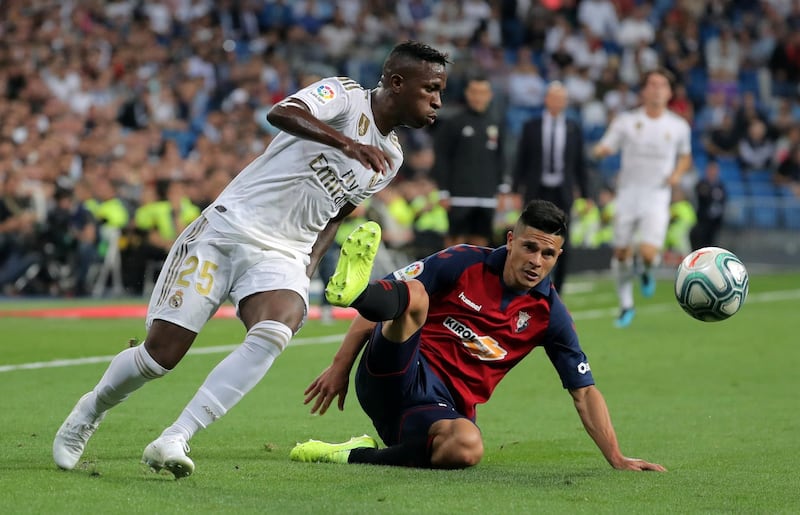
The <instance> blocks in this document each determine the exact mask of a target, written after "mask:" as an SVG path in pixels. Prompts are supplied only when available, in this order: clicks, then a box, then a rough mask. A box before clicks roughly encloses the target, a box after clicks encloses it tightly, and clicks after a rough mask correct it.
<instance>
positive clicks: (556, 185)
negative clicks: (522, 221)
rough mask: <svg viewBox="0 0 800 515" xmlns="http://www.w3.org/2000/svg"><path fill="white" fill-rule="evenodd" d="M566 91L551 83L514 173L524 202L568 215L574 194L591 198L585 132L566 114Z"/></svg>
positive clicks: (556, 274) (559, 279) (563, 262)
mask: <svg viewBox="0 0 800 515" xmlns="http://www.w3.org/2000/svg"><path fill="white" fill-rule="evenodd" d="M567 102H568V96H567V90H566V88H565V87H564V85H563V84H561V83H560V82H552V83H550V85H549V86H548V88H547V94H546V95H545V99H544V106H545V109H544V112H543V113H542V115H541V116H539V117H536V118H533V119H531V120H529V121H528V122H526V123H525V125H524V126H523V128H522V134H521V135H520V138H519V148H518V150H517V161H516V166H515V170H514V191H515V192H516V193H518V194H520V195H521V196H522V198H523V200H524V202H523V205H524V204H527V202H528V201H530V200H532V199H537V198H538V199H543V200H549V201H550V202H552V203H553V204H555V205H556V206H558V207H560V208H561V209H562V210H564V212H565V213H569V212H570V210H571V209H572V201H573V200H574V199H575V194H576V193H577V194H579V195H580V196H581V197H583V198H589V181H588V175H587V173H586V167H585V166H584V158H583V132H582V129H581V127H580V125H579V124H578V123H577V122H575V121H574V120H568V119H567V117H566V116H565V114H564V110H565V109H566V107H567ZM568 246H569V236H567V237H566V238H564V250H565V251H566V252H564V253H563V254H561V257H560V258H559V260H558V266H557V267H556V269H555V270H554V271H553V275H552V279H553V284H554V285H555V287H556V289H557V290H559V291H561V286H562V284H563V283H564V277H565V275H566V268H567V261H568V258H569V252H568V250H569V249H568Z"/></svg>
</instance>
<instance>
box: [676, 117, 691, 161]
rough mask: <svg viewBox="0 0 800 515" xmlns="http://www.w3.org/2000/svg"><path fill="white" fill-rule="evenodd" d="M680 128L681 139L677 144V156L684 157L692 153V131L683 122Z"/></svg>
mask: <svg viewBox="0 0 800 515" xmlns="http://www.w3.org/2000/svg"><path fill="white" fill-rule="evenodd" d="M681 126H682V127H683V131H681V132H682V134H681V139H680V141H679V142H678V156H685V155H686V154H691V153H692V129H691V128H690V127H689V124H688V123H685V122H684V123H683V124H682V125H681Z"/></svg>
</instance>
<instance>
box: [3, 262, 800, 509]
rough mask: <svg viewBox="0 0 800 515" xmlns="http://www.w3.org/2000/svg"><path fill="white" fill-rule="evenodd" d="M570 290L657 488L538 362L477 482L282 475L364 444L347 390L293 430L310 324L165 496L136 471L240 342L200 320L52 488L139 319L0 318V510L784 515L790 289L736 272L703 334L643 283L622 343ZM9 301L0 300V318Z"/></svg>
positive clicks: (790, 386)
mask: <svg viewBox="0 0 800 515" xmlns="http://www.w3.org/2000/svg"><path fill="white" fill-rule="evenodd" d="M586 284H588V286H590V287H588V288H586V289H585V290H581V291H577V290H574V291H573V292H570V291H569V290H568V291H567V293H566V294H565V295H564V299H565V301H566V303H567V305H568V306H570V309H571V311H572V313H573V315H574V317H575V322H576V326H577V328H578V331H579V333H580V335H581V341H582V344H583V347H584V350H585V351H586V353H587V355H588V356H589V359H590V363H591V367H592V371H593V373H594V375H595V379H596V381H597V385H598V387H599V388H600V390H601V391H602V392H603V394H604V395H605V397H606V400H607V401H608V404H609V407H610V410H611V415H612V418H613V421H614V425H615V427H616V429H617V433H618V436H619V439H620V442H621V445H622V449H623V451H624V452H625V453H626V454H627V455H628V456H636V457H642V458H645V459H648V460H651V461H655V462H658V463H662V464H663V465H664V466H666V467H667V469H669V472H667V473H665V474H656V473H633V472H618V471H614V470H613V469H612V468H611V467H610V466H608V464H607V463H606V462H605V460H604V459H603V457H602V455H601V454H600V452H599V451H598V450H597V449H596V447H595V446H594V444H593V443H592V442H591V440H590V439H589V437H588V435H586V433H585V432H584V430H583V428H582V427H581V424H580V420H579V419H578V416H577V414H576V413H575V410H574V408H573V407H572V402H571V400H570V398H569V395H568V394H567V393H566V392H565V391H564V390H562V388H561V387H560V383H559V381H558V379H557V376H556V375H555V372H554V371H553V369H552V367H551V366H550V364H549V362H548V361H547V359H546V357H545V355H544V352H542V351H541V350H536V351H534V353H533V354H532V355H531V356H530V357H529V358H528V359H527V360H525V361H524V362H523V363H522V364H521V365H520V366H519V367H517V369H515V370H514V371H512V373H511V374H510V375H509V376H508V377H507V378H506V379H505V380H504V381H503V382H502V383H501V384H500V386H499V387H498V389H497V391H496V393H495V395H494V397H493V398H492V399H491V401H490V402H489V403H488V404H487V405H485V406H482V407H480V408H479V410H478V423H479V425H480V427H481V429H482V430H483V433H484V439H485V444H486V453H485V456H484V459H483V461H482V462H481V463H480V464H479V465H478V466H477V467H474V468H472V469H469V470H463V471H432V470H410V469H400V468H390V467H373V466H346V465H330V464H305V463H294V462H291V461H289V458H288V455H289V450H290V449H291V447H292V446H293V445H294V443H295V442H296V441H302V440H306V439H308V438H319V439H324V440H332V441H342V440H345V439H347V438H349V437H350V436H352V435H356V434H362V433H370V434H373V435H374V430H373V429H372V426H371V424H370V423H369V421H368V419H367V418H366V417H365V416H364V415H363V414H362V413H361V411H360V409H359V407H358V403H357V400H356V398H355V394H354V392H352V391H351V396H350V397H349V398H348V402H347V406H346V408H345V411H344V412H339V411H331V412H329V413H328V414H327V415H325V416H323V417H319V416H311V415H309V414H308V408H307V407H306V406H304V405H303V404H302V400H303V390H304V389H305V387H306V386H307V385H308V383H309V382H310V381H311V380H312V379H313V378H314V377H316V375H317V373H318V372H320V371H321V370H322V369H323V368H324V367H325V366H327V364H328V363H329V361H330V358H331V357H332V355H333V353H334V352H335V350H336V348H337V345H338V337H337V335H340V334H342V333H343V332H344V331H345V329H346V326H347V323H346V322H339V323H337V324H335V325H331V326H322V325H320V324H319V323H317V322H314V321H311V322H309V323H308V324H307V325H306V327H304V328H303V330H302V331H301V333H300V334H299V335H298V337H297V338H296V340H295V342H294V343H293V344H292V345H291V346H290V347H289V348H288V349H287V350H286V351H285V352H284V354H283V355H282V356H281V357H280V358H279V359H278V360H277V362H276V363H275V365H274V366H273V368H272V370H271V371H270V372H269V373H268V374H267V376H266V377H265V379H264V380H263V381H262V382H261V383H260V384H259V385H258V386H257V387H256V388H255V389H254V390H253V391H252V392H251V393H250V394H249V395H248V396H247V397H245V399H244V400H243V401H242V402H241V403H240V404H239V405H238V406H237V407H236V408H234V409H233V410H232V411H231V412H230V413H229V414H228V415H226V416H225V417H224V418H223V419H221V420H220V421H219V422H217V423H216V424H215V425H214V426H212V427H210V428H209V429H207V430H206V431H203V432H201V433H199V434H198V435H197V436H196V437H195V438H194V439H193V440H192V442H191V445H192V453H191V456H192V458H193V459H194V460H195V463H196V465H197V469H196V471H195V474H194V475H193V476H191V477H189V478H187V479H183V480H180V481H177V482H176V481H174V480H172V478H171V476H170V475H158V474H154V473H152V472H150V471H149V470H147V469H146V468H145V467H144V465H142V464H140V463H139V459H140V457H141V453H142V450H143V449H144V447H145V445H147V443H149V442H150V441H151V440H152V439H153V438H155V437H156V436H157V435H158V434H159V433H160V431H161V430H162V428H163V427H165V426H166V425H168V424H170V423H171V422H172V421H173V420H174V419H175V418H176V417H177V415H178V414H179V412H180V410H181V409H182V408H183V406H184V405H185V403H186V402H187V401H188V400H189V398H190V397H191V396H192V395H193V393H194V391H195V389H196V388H197V387H198V386H199V385H200V383H201V382H202V381H203V379H204V378H205V376H206V374H207V373H208V372H209V371H210V370H211V368H212V367H213V366H214V365H215V364H216V363H217V362H218V361H219V360H221V359H222V358H223V356H224V355H225V353H226V352H228V351H229V349H230V348H231V347H230V346H232V345H234V344H236V343H237V342H239V341H240V339H241V338H242V336H243V332H244V331H243V329H242V327H241V326H240V324H239V323H238V322H236V321H233V320H217V319H215V320H213V321H211V322H210V323H209V325H208V326H207V327H206V329H205V330H204V331H203V332H202V333H201V335H200V337H199V338H198V341H197V342H196V344H195V347H194V349H193V352H192V353H191V354H189V355H188V356H187V357H186V358H185V359H184V361H183V362H182V363H181V364H180V365H179V366H178V367H177V368H176V370H175V371H173V372H172V373H170V374H168V375H167V376H166V377H165V378H163V379H161V380H159V381H155V382H153V383H151V384H148V385H146V386H145V387H144V388H142V389H141V390H140V391H138V392H136V393H135V394H134V395H133V396H132V397H131V398H130V399H129V400H128V401H126V402H125V403H123V404H121V405H120V406H118V407H117V408H115V409H114V410H112V411H111V412H110V413H109V415H108V416H107V417H106V420H105V421H104V422H103V424H102V425H101V427H100V429H99V430H98V432H97V433H96V434H95V436H94V438H93V439H92V440H91V441H90V443H89V445H88V447H87V450H86V453H85V454H84V457H83V460H82V462H81V464H80V465H79V466H78V468H77V469H76V470H74V471H70V472H64V471H60V470H58V469H57V468H56V466H55V465H54V464H53V461H52V457H51V445H52V439H53V435H54V433H55V431H56V429H57V428H58V426H59V425H60V424H61V422H62V420H63V419H64V417H65V416H66V415H67V413H68V412H69V411H70V409H71V408H72V406H73V404H74V403H75V401H77V399H78V397H79V396H80V395H81V394H83V393H84V392H85V391H87V390H88V389H89V388H91V387H92V386H93V385H94V384H95V383H96V381H97V380H98V379H99V377H100V375H101V374H102V373H103V371H104V370H105V368H106V366H107V358H105V357H110V356H113V355H114V354H116V353H117V352H118V351H119V350H121V349H122V348H123V347H124V346H125V345H126V344H127V340H128V338H130V337H139V338H141V337H142V336H143V333H144V329H143V321H142V320H62V319H31V318H11V317H3V316H2V313H0V334H1V335H2V336H1V337H0V338H1V339H0V342H2V343H0V391H2V422H3V424H2V431H0V453H1V454H0V455H2V460H0V485H2V486H1V487H0V490H1V491H2V495H0V512H2V513H7V514H17V513H37V514H39V513H81V514H86V513H103V514H109V513H112V514H113V513H194V514H197V513H308V514H319V513H326V514H327V513H381V514H390V513H397V514H406V513H436V514H448V513H503V514H516V513H520V514H523V513H525V514H528V513H570V514H574V513H587V514H598V513H608V514H621V513H633V512H640V513H665V514H666V513H670V514H674V513H742V514H752V513H760V514H774V513H800V475H798V472H797V466H798V460H799V459H800V443H798V442H799V440H798V434H800V415H798V413H800V409H799V407H800V403H798V400H797V389H798V386H800V381H798V368H799V367H800V346H799V345H798V336H797V333H798V329H800V323H799V322H798V311H799V310H798V305H799V304H800V275H796V274H781V275H754V276H752V277H751V285H750V297H749V299H748V302H747V303H746V304H745V306H744V308H743V309H742V311H741V312H740V313H738V314H737V315H736V316H734V317H733V318H731V319H730V320H727V321H725V322H721V323H715V324H705V323H702V322H698V321H696V320H693V319H691V318H690V317H689V316H687V315H685V314H684V313H683V312H682V311H681V310H680V308H679V307H678V306H677V304H676V303H675V301H674V298H673V297H672V293H671V284H670V282H669V281H660V282H659V291H658V293H657V295H656V297H655V298H654V299H649V300H647V301H644V300H642V299H641V298H639V297H637V318H636V320H635V321H634V324H633V325H632V326H631V327H630V328H628V329H626V330H618V329H614V328H613V327H612V320H613V316H614V312H615V308H614V305H615V297H614V294H613V289H612V285H611V284H610V282H608V281H598V282H596V283H586ZM582 285H583V284H582ZM637 295H638V293H637ZM26 305H27V306H30V305H37V306H38V305H39V304H38V303H34V304H30V303H29V304H26ZM26 305H23V304H22V303H12V302H4V303H0V311H2V310H11V309H19V308H20V307H21V306H22V307H25V306H26ZM220 346H223V347H222V348H219V347H220ZM91 357H98V359H97V360H96V361H95V362H93V363H86V364H75V363H74V362H73V361H70V360H75V359H78V358H91ZM57 360H64V361H57ZM31 364H38V365H31Z"/></svg>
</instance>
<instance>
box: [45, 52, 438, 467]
mask: <svg viewBox="0 0 800 515" xmlns="http://www.w3.org/2000/svg"><path fill="white" fill-rule="evenodd" d="M446 63H447V55H446V54H442V53H440V52H439V51H437V50H435V49H433V48H431V47H429V46H427V45H425V44H422V43H418V42H412V41H409V42H406V43H401V44H399V45H397V46H396V47H395V48H394V49H393V50H392V51H391V52H390V54H389V56H388V57H387V58H386V61H385V62H384V65H383V70H382V74H381V80H380V83H379V84H378V86H377V87H376V88H375V89H372V90H366V89H364V88H363V87H361V86H360V85H359V84H358V83H356V82H355V81H353V80H352V79H349V78H346V77H331V78H326V79H322V80H320V81H318V82H316V83H314V84H311V85H310V86H308V87H306V88H304V89H303V90H301V91H299V92H297V93H295V94H294V95H291V96H290V97H288V98H287V99H285V100H284V101H282V102H280V103H279V104H277V105H276V106H275V107H274V108H273V109H272V110H271V111H270V112H269V114H268V115H267V118H268V120H269V121H270V123H271V124H272V125H274V126H275V127H278V128H279V129H281V132H280V133H279V134H278V135H277V136H276V137H275V139H274V140H273V141H272V143H271V144H270V145H269V147H268V148H267V149H266V151H265V152H264V154H262V155H261V156H259V157H258V158H256V159H255V160H254V161H253V162H251V163H250V164H249V165H248V166H247V167H246V168H245V169H244V170H242V171H241V172H240V173H239V174H238V175H237V176H236V178H235V179H233V181H231V183H230V184H229V185H228V187H227V188H226V189H225V190H224V191H223V192H222V193H221V194H220V195H219V197H218V198H217V199H216V200H215V201H214V202H213V203H212V204H211V205H210V206H209V207H208V208H207V209H206V210H205V211H204V212H203V215H202V216H201V217H200V218H198V219H197V220H196V221H195V222H194V223H192V224H191V225H190V226H189V227H187V228H186V230H185V231H184V232H183V233H182V234H181V235H180V237H179V238H178V239H177V240H176V242H175V244H174V245H173V247H172V249H171V251H170V253H169V256H168V257H167V260H166V262H165V264H164V267H163V269H162V270H161V273H160V275H159V278H158V280H157V282H156V285H155V289H154V290H153V294H152V297H151V299H150V305H149V307H148V312H147V321H146V326H147V336H146V338H145V341H144V343H143V344H142V345H138V346H135V347H131V348H129V349H126V350H124V351H122V352H121V353H119V354H118V355H117V356H116V357H114V359H113V360H112V361H111V364H110V365H109V367H108V369H107V370H106V372H105V374H104V375H103V377H102V378H101V379H100V382H99V383H97V385H96V386H95V387H94V388H93V389H92V390H91V391H90V392H88V393H87V394H85V395H83V396H82V397H81V398H80V400H79V401H78V403H77V404H76V406H75V408H74V409H73V410H72V412H71V413H70V415H69V416H68V417H67V419H66V420H65V421H64V423H63V424H62V425H61V427H60V429H59V430H58V432H57V434H56V437H55V440H54V442H53V458H54V460H55V462H56V464H57V465H58V466H59V467H61V468H63V469H73V468H74V467H75V465H76V464H77V463H78V461H79V460H80V457H81V455H82V454H83V450H84V448H85V446H86V443H87V441H88V440H89V438H90V437H91V436H92V434H93V433H94V431H95V430H96V429H97V427H98V425H99V424H100V422H101V421H102V419H103V418H104V417H105V414H106V412H107V411H108V410H109V409H110V408H112V407H113V406H116V405H117V404H119V403H120V402H122V401H123V400H125V399H126V398H127V397H128V395H130V394H131V393H132V392H134V391H135V390H137V389H138V388H140V387H141V386H142V385H144V384H145V383H147V382H148V381H150V380H152V379H156V378H159V377H162V376H163V375H165V374H166V373H167V372H168V371H170V370H172V369H173V368H174V367H175V366H176V365H177V364H178V362H179V361H180V360H181V358H183V356H184V355H185V354H186V352H187V351H188V350H189V348H190V347H191V345H192V343H193V342H194V339H195V337H196V336H197V333H198V332H199V331H200V329H201V328H202V327H203V325H204V324H205V323H206V322H207V321H208V320H209V319H210V318H211V317H212V316H213V315H214V313H215V312H216V311H217V309H218V308H219V307H220V305H222V303H223V302H225V301H226V300H227V299H228V298H230V299H231V301H232V302H233V303H234V305H236V308H237V314H238V316H239V318H240V319H241V320H242V322H243V323H244V325H245V327H246V329H247V335H246V337H245V340H244V342H243V343H242V344H241V345H240V346H239V347H238V348H237V349H236V350H234V351H233V352H232V353H231V354H229V355H228V356H227V357H226V358H225V359H224V360H223V361H221V362H220V363H219V364H218V365H217V366H216V367H215V368H214V370H212V371H211V373H210V374H209V376H208V377H207V378H206V380H205V382H204V383H203V385H202V386H201V387H200V389H199V390H198V391H197V393H196V394H195V396H194V398H192V400H191V401H190V402H189V404H188V405H187V406H186V407H185V409H184V410H183V412H182V413H181V414H180V416H179V417H178V419H177V420H176V421H175V423H174V424H173V425H171V426H170V427H168V428H166V429H165V430H164V431H163V432H162V434H161V436H159V437H158V438H157V439H156V440H154V441H153V442H151V443H150V444H149V445H148V446H147V447H146V448H145V451H144V454H143V456H142V461H144V462H145V463H147V464H148V465H149V466H150V467H151V468H153V469H154V470H156V471H158V470H161V469H167V470H169V471H170V472H172V473H173V474H174V475H175V477H176V478H180V477H185V476H188V475H190V474H191V473H192V472H193V471H194V463H193V462H192V460H191V459H190V458H189V457H188V456H187V455H186V453H187V452H189V447H188V444H187V442H188V441H189V440H190V439H191V438H192V436H193V435H194V434H195V433H196V432H197V431H199V430H200V429H203V428H205V427H208V425H209V424H211V423H212V422H214V421H215V420H217V419H218V418H219V417H221V416H223V415H224V414H225V413H227V412H228V411H229V410H230V409H231V408H232V407H233V406H234V405H236V403H237V402H238V401H239V400H240V399H241V398H242V397H243V396H244V395H245V394H246V393H247V392H248V391H250V390H251V389H252V388H253V387H254V386H255V385H256V384H257V383H258V382H259V381H260V380H261V378H262V377H263V376H264V374H266V372H267V370H269V368H270V366H271V365H272V363H273V361H274V360H275V358H277V357H278V355H279V354H280V353H281V352H282V351H283V349H284V348H285V347H286V346H287V345H288V344H289V340H290V339H291V337H292V336H293V334H294V333H295V332H297V330H298V329H299V328H300V327H301V325H302V323H303V321H304V319H305V316H306V313H307V308H308V288H309V283H310V277H311V276H312V274H313V273H314V271H315V269H316V266H317V264H318V262H319V259H320V258H321V257H322V255H324V253H325V250H326V249H327V247H328V246H329V245H330V243H331V241H332V240H333V237H334V235H335V233H336V229H337V227H338V226H339V223H340V222H341V220H342V219H343V218H344V217H345V216H346V215H347V214H349V213H350V212H351V211H352V210H353V209H354V208H355V207H356V206H357V205H358V204H359V203H360V202H362V201H363V200H364V199H366V198H367V197H369V196H370V195H372V194H374V193H375V192H377V191H379V190H380V189H382V188H384V187H385V186H386V185H387V184H389V183H390V182H391V181H392V179H394V177H395V175H396V174H397V171H398V169H399V168H400V165H401V164H402V160H403V153H402V149H401V148H400V145H399V143H398V140H397V136H396V134H395V133H394V130H393V129H394V128H395V127H398V126H401V125H405V126H409V127H414V128H421V127H425V126H428V125H431V124H432V123H433V122H434V121H435V120H436V113H437V111H438V109H439V108H441V105H442V101H441V93H442V91H443V90H444V88H445V85H446V82H447V73H446V70H445V67H446Z"/></svg>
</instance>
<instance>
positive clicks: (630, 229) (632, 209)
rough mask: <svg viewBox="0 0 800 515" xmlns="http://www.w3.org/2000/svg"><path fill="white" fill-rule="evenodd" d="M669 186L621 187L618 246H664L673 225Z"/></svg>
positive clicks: (617, 231)
mask: <svg viewBox="0 0 800 515" xmlns="http://www.w3.org/2000/svg"><path fill="white" fill-rule="evenodd" d="M670 195H671V193H670V191H669V190H668V189H663V190H652V189H645V190H642V189H634V188H629V189H621V190H620V191H619V192H618V193H617V198H616V201H615V202H616V216H615V217H614V248H624V247H630V246H632V245H634V244H635V243H638V244H642V243H646V244H649V245H653V246H654V247H657V248H659V249H660V248H661V247H663V246H664V238H666V236H667V228H668V227H669V203H670Z"/></svg>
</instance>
